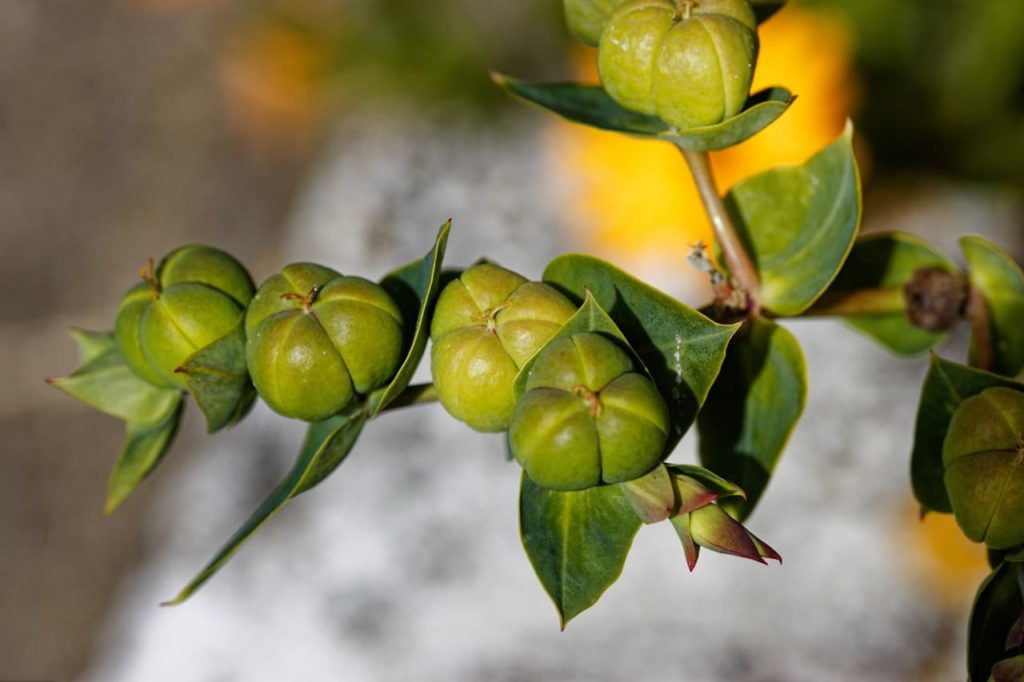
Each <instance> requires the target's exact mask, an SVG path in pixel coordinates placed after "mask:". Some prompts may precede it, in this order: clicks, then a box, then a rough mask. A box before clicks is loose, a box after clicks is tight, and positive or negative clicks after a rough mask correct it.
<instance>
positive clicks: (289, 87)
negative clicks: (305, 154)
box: [220, 20, 327, 158]
mask: <svg viewBox="0 0 1024 682" xmlns="http://www.w3.org/2000/svg"><path fill="white" fill-rule="evenodd" d="M326 61H327V55H326V54H325V48H324V47H323V45H321V44H320V43H319V42H317V41H316V40H315V39H313V38H312V37H311V36H310V35H309V34H307V33H303V32H299V31H297V30H295V29H292V28H290V27H288V26H287V25H286V24H284V23H283V22H275V21H272V20H271V21H266V22H261V23H257V24H255V25H253V26H250V27H248V28H247V29H246V30H244V31H243V32H242V33H241V34H239V35H238V36H236V38H235V39H234V40H233V41H232V42H231V44H230V45H229V46H228V47H227V48H226V49H225V51H224V54H223V55H222V57H221V64H220V73H221V81H222V83H223V89H224V101H225V110H226V116H227V119H228V125H229V126H230V127H231V128H232V129H233V131H234V132H235V133H236V134H238V135H239V136H240V137H241V138H242V139H243V141H244V142H245V143H246V145H247V146H248V147H249V149H250V151H252V152H253V153H254V154H255V155H256V156H260V157H272V158H278V157H282V156H291V155H294V154H297V153H299V152H301V151H302V150H304V149H305V148H306V147H307V145H308V144H309V143H310V142H311V141H312V139H313V133H314V132H315V129H316V124H317V117H318V114H319V105H320V102H319V98H320V96H321V91H322V83H321V82H320V81H321V76H320V74H321V73H322V72H323V71H324V64H325V63H326Z"/></svg>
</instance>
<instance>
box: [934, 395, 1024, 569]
mask: <svg viewBox="0 0 1024 682" xmlns="http://www.w3.org/2000/svg"><path fill="white" fill-rule="evenodd" d="M942 462H943V464H944V466H945V469H946V473H945V479H944V480H945V483H946V490H947V491H948V492H949V501H950V503H951V504H952V506H953V514H954V515H955V516H956V521H957V523H958V524H960V528H961V530H963V532H964V535H966V536H967V537H968V538H970V539H971V540H974V541H975V542H984V543H986V544H988V546H989V547H992V548H993V549H1008V548H1010V547H1014V546H1016V545H1019V544H1021V543H1022V542H1024V392H1021V391H1015V390H1013V389H1010V388H1002V387H999V388H990V389H987V390H985V391H982V392H981V393H979V394H978V395H976V396H973V397H971V398H968V399H967V400H965V401H963V402H962V403H961V404H960V407H958V408H957V410H956V412H954V413H953V418H952V419H951V420H950V422H949V430H948V431H947V432H946V440H945V442H944V443H943V447H942Z"/></svg>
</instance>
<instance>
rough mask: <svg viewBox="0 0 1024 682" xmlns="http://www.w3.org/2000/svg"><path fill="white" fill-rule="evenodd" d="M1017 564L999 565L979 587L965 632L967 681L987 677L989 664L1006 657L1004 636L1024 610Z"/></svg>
mask: <svg viewBox="0 0 1024 682" xmlns="http://www.w3.org/2000/svg"><path fill="white" fill-rule="evenodd" d="M1019 566H1020V565H1019V564H1011V563H1003V564H1000V565H999V567H998V568H996V569H995V570H994V571H992V573H991V574H990V575H989V576H988V577H987V578H985V580H984V582H982V583H981V587H980V588H978V594H977V596H976V597H975V598H974V606H973V607H972V608H971V620H970V625H969V627H968V631H967V674H968V679H970V680H975V681H980V680H988V679H989V675H990V674H991V673H992V666H994V665H995V664H996V663H998V662H999V661H1001V660H1003V659H1004V658H1007V653H1006V636H1007V635H1008V634H1009V633H1010V628H1012V627H1013V625H1014V623H1016V622H1017V619H1018V618H1020V615H1021V612H1022V611H1024V600H1022V599H1021V588H1020V585H1018V579H1017V573H1018V571H1019V570H1020V568H1019Z"/></svg>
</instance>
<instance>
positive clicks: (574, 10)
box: [565, 0, 626, 47]
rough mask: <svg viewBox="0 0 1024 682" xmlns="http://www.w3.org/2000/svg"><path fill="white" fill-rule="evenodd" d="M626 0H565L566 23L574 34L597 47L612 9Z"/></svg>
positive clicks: (582, 41)
mask: <svg viewBox="0 0 1024 682" xmlns="http://www.w3.org/2000/svg"><path fill="white" fill-rule="evenodd" d="M625 1H626V0H565V23H566V24H567V25H568V26H569V32H570V33H572V34H573V36H574V37H575V38H576V39H577V40H578V41H580V42H581V43H583V44H584V45H589V46H590V47H597V44H598V41H600V39H601V31H602V30H603V29H604V24H605V22H606V21H607V20H608V17H609V16H611V13H612V11H613V10H614V9H615V8H616V7H618V6H619V5H621V4H622V3H623V2H625Z"/></svg>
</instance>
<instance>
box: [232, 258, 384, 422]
mask: <svg viewBox="0 0 1024 682" xmlns="http://www.w3.org/2000/svg"><path fill="white" fill-rule="evenodd" d="M245 329H246V334H247V337H248V338H247V340H246V348H245V351H246V361H247V363H248V366H249V374H250V375H251V376H252V381H253V384H254V385H255V386H256V390H257V391H259V393H260V396H261V397H262V398H263V400H264V401H265V402H266V403H267V405H269V406H270V408H271V409H273V410H274V411H275V412H278V413H279V414H282V415H284V416H286V417H294V418H296V419H302V420H305V421H320V420H323V419H327V418H328V417H330V416H332V415H334V414H337V413H338V412H340V411H341V410H343V409H344V408H345V407H346V406H347V405H348V404H349V403H350V402H351V401H352V399H353V398H354V397H355V396H356V394H366V393H369V392H370V391H372V390H373V389H375V388H380V387H381V386H383V385H385V384H386V383H387V382H388V381H390V380H391V377H393V376H394V374H395V372H396V371H397V370H398V366H399V364H400V363H401V361H402V347H403V333H402V329H403V326H402V314H401V312H400V311H399V309H398V306H396V305H395V302H394V301H393V300H392V299H391V297H390V296H389V295H388V293H387V292H386V291H384V289H382V288H381V287H380V286H378V285H377V284H375V283H373V282H371V281H369V280H366V279H363V278H361V277H345V276H343V275H341V274H339V273H337V272H335V271H334V270H331V269H330V268H325V267H322V266H319V265H314V264H312V263H294V264H292V265H288V266H287V267H285V268H284V269H283V270H282V271H281V273H280V274H277V275H274V276H272V277H270V278H269V279H268V280H267V281H265V282H264V283H263V284H261V285H260V288H259V290H258V291H257V292H256V296H255V297H254V298H253V300H252V304H251V305H250V306H249V311H248V313H247V314H246V317H245Z"/></svg>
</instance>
